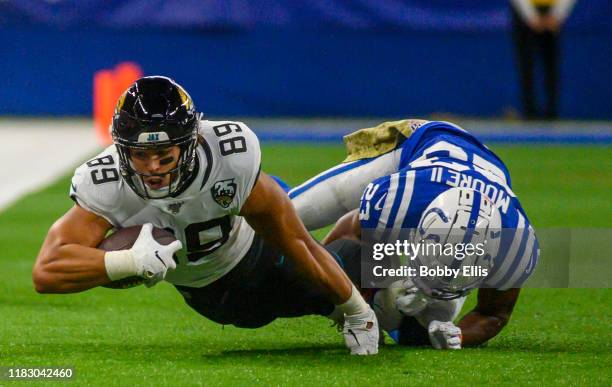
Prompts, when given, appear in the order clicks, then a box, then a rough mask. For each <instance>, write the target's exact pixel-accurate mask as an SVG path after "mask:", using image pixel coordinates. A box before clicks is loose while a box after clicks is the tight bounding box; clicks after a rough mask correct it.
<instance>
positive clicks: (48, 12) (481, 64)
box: [0, 0, 612, 207]
mask: <svg viewBox="0 0 612 387" xmlns="http://www.w3.org/2000/svg"><path fill="white" fill-rule="evenodd" d="M547 14H548V15H553V16H555V17H557V19H558V20H557V25H556V26H553V27H551V28H548V27H546V26H544V24H542V25H540V26H539V27H538V26H537V23H536V21H537V20H536V16H537V17H540V16H542V15H547ZM534 15H536V16H534ZM538 15H539V16H538ZM541 19H542V20H544V19H543V18H541ZM610 20H612V2H610V1H608V0H588V1H586V0H578V1H574V0H488V1H475V0H452V1H451V0H401V1H400V0H334V1H330V0H309V1H305V0H294V1H282V0H261V1H255V0H217V1H215V0H206V1H201V0H181V1H179V0H167V1H155V0H121V1H119V0H104V1H103V0H46V1H45V0H3V1H0V31H1V34H0V36H1V39H2V41H1V44H0V53H1V57H2V60H1V61H0V73H1V74H2V81H1V87H0V131H1V133H3V136H4V137H3V138H4V139H5V140H6V141H8V140H9V139H10V141H11V143H12V144H13V148H12V149H13V150H12V151H11V152H4V155H2V156H0V162H2V163H11V162H12V160H14V158H15V157H16V155H17V157H19V156H18V155H20V154H23V153H24V152H25V149H27V148H28V147H32V146H33V145H32V144H34V143H36V144H38V147H39V149H37V150H36V154H37V155H38V158H37V160H29V159H28V158H26V159H25V160H24V161H23V162H22V166H23V168H24V170H25V169H28V168H29V169H31V170H33V171H37V170H39V169H40V166H41V165H44V166H45V168H46V169H47V170H48V173H46V174H45V177H44V178H41V177H40V173H38V177H36V178H33V177H31V176H30V175H29V174H27V173H20V174H19V178H21V179H24V182H23V184H19V183H18V182H17V183H14V184H11V185H10V186H9V187H8V188H7V189H6V190H5V191H6V192H5V193H3V194H0V207H1V206H2V203H3V202H2V195H4V196H7V195H8V197H15V196H16V195H17V194H18V193H20V192H22V191H23V190H24V189H25V188H21V187H22V186H23V187H26V188H27V187H29V186H30V184H32V182H31V181H32V180H33V179H34V180H35V181H36V184H38V185H41V184H43V183H45V182H50V181H52V180H53V179H54V178H57V177H58V174H61V173H67V172H66V166H67V165H70V166H73V165H74V164H75V163H77V162H78V161H82V160H83V159H84V158H85V157H88V156H90V155H92V154H93V153H94V152H95V151H96V150H97V149H98V148H99V147H100V145H103V144H105V143H108V141H109V137H108V132H107V128H108V124H109V123H110V118H111V117H110V116H111V114H112V110H113V107H114V104H115V101H116V99H117V97H118V95H119V94H120V93H121V92H122V91H123V90H125V88H127V86H128V85H129V84H130V83H131V82H132V81H133V80H134V79H135V78H137V77H138V76H140V75H155V74H162V75H167V76H170V77H172V78H174V79H175V80H177V81H178V82H179V83H180V84H182V85H183V86H184V87H185V88H186V89H187V90H188V91H189V92H190V94H191V96H192V97H193V99H194V101H195V104H196V107H197V108H198V109H199V110H200V111H202V112H204V113H205V115H206V116H207V117H209V118H212V119H215V118H236V119H241V120H244V121H245V122H246V123H247V124H249V126H251V127H252V128H253V129H254V130H255V131H256V132H257V134H258V135H259V137H260V139H261V140H263V141H266V140H294V141H313V140H314V141H331V142H339V141H340V139H341V136H342V135H343V134H346V133H348V132H350V131H353V130H356V129H359V128H361V127H365V126H369V125H372V124H377V123H379V122H381V121H383V120H391V119H401V118H407V117H424V118H428V117H429V118H434V119H446V120H449V121H454V122H457V123H459V124H461V125H463V126H464V127H466V128H467V129H469V130H472V131H474V132H476V133H477V134H478V135H480V136H481V137H482V139H483V140H485V141H487V142H491V141H493V142H504V143H524V142H548V143H550V142H554V143H559V142H561V143H580V144H583V143H597V144H600V143H606V144H609V143H612V125H610V124H609V123H608V122H606V121H605V120H610V119H612V104H611V101H612V71H610V68H611V67H612V44H611V42H612V23H610ZM553 21H554V20H553ZM542 26H544V27H542ZM547 28H548V29H547ZM536 30H538V31H539V32H538V31H536ZM534 31H536V32H538V33H539V35H538V33H536V32H534ZM543 39H544V40H543ZM546 39H548V40H546ZM547 47H548V48H547ZM550 47H553V48H554V50H552V51H551V50H550ZM521 50H523V51H521ZM546 50H548V51H546ZM542 51H544V53H543V52H542ZM521 52H522V56H521V55H519V53H521ZM542 54H543V55H542ZM551 57H552V58H553V59H554V61H553V62H550V59H551ZM521 66H523V67H521ZM525 66H526V67H525ZM551 66H552V68H554V71H555V72H554V74H553V76H552V78H551V77H549V78H547V72H548V74H549V75H550V71H549V70H550V67H551ZM525 69H527V70H528V71H529V72H526V71H527V70H525ZM550 79H552V80H553V82H550ZM526 81H528V82H527V86H528V87H527V89H528V91H525V90H526V86H525V82H526ZM551 88H552V90H553V97H552V99H551V97H550V89H551ZM526 93H527V94H526ZM530 98H531V99H530ZM526 100H528V101H527V102H530V103H531V104H532V105H533V104H536V105H538V106H539V109H540V112H541V113H537V114H535V113H533V112H531V113H530V112H529V106H526ZM534 101H535V102H534ZM546 106H552V108H551V109H552V110H553V111H552V113H551V114H548V113H547V112H546V109H545V107H546ZM549 110H550V109H549ZM549 113H550V112H549ZM521 118H526V119H529V120H528V121H521ZM94 127H96V128H97V137H96V136H94V135H93V133H95V132H94V129H93V128H94ZM54 141H55V142H54ZM54 144H55V145H54ZM68 144H74V145H68ZM67 149H70V151H69V152H67V151H66V150H67ZM52 161H53V162H52ZM30 164H32V165H31V166H29V165H30ZM56 170H57V171H56ZM35 173H36V172H35ZM14 175H15V172H14V171H13V170H11V169H8V170H4V171H3V172H1V173H0V179H3V180H4V181H6V179H7V178H10V179H12V180H13V181H15V176H14ZM11 190H13V191H15V193H10V192H8V191H11ZM26 190H27V189H26ZM7 192H8V193H7ZM6 200H8V199H6ZM6 200H5V202H6Z"/></svg>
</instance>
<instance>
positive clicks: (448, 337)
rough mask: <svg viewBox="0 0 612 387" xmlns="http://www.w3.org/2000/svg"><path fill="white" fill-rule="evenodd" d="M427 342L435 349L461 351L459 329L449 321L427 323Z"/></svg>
mask: <svg viewBox="0 0 612 387" xmlns="http://www.w3.org/2000/svg"><path fill="white" fill-rule="evenodd" d="M428 332H429V340H430V341H431V345H432V346H433V347H434V348H435V349H461V328H459V327H458V326H456V325H455V324H453V323H452V322H451V321H444V322H443V321H437V320H433V321H432V322H430V323H429V329H428Z"/></svg>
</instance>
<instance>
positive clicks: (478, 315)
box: [458, 288, 520, 347]
mask: <svg viewBox="0 0 612 387" xmlns="http://www.w3.org/2000/svg"><path fill="white" fill-rule="evenodd" d="M519 292H520V289H508V290H504V291H500V290H496V289H487V288H483V289H478V303H477V304H476V307H475V308H474V309H473V310H472V311H471V312H469V313H468V314H466V315H465V316H464V317H463V318H462V319H461V321H460V322H459V324H458V326H459V328H461V334H462V336H463V339H462V346H464V347H469V346H475V345H480V344H483V343H485V342H487V341H488V340H490V339H492V338H493V337H495V336H496V335H497V334H498V333H499V332H501V330H502V329H503V328H504V326H506V324H508V321H509V320H510V315H511V314H512V309H513V308H514V305H515V304H516V301H517V300H518V296H519Z"/></svg>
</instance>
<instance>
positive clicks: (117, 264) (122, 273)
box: [104, 250, 138, 281]
mask: <svg viewBox="0 0 612 387" xmlns="http://www.w3.org/2000/svg"><path fill="white" fill-rule="evenodd" d="M104 267H105V268H106V275H108V278H110V280H111V281H117V280H120V279H123V278H127V277H131V276H134V275H138V270H137V268H136V263H135V262H134V256H133V255H132V252H131V251H130V250H118V251H108V252H106V254H104Z"/></svg>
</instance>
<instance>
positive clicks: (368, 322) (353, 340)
mask: <svg viewBox="0 0 612 387" xmlns="http://www.w3.org/2000/svg"><path fill="white" fill-rule="evenodd" d="M342 334H343V335H344V342H345V343H346V346H347V347H348V349H349V350H350V351H351V355H375V354H377V353H378V337H379V331H378V320H377V319H376V314H374V311H373V310H372V309H371V308H368V311H367V312H365V313H360V314H354V315H344V327H343V328H342Z"/></svg>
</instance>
